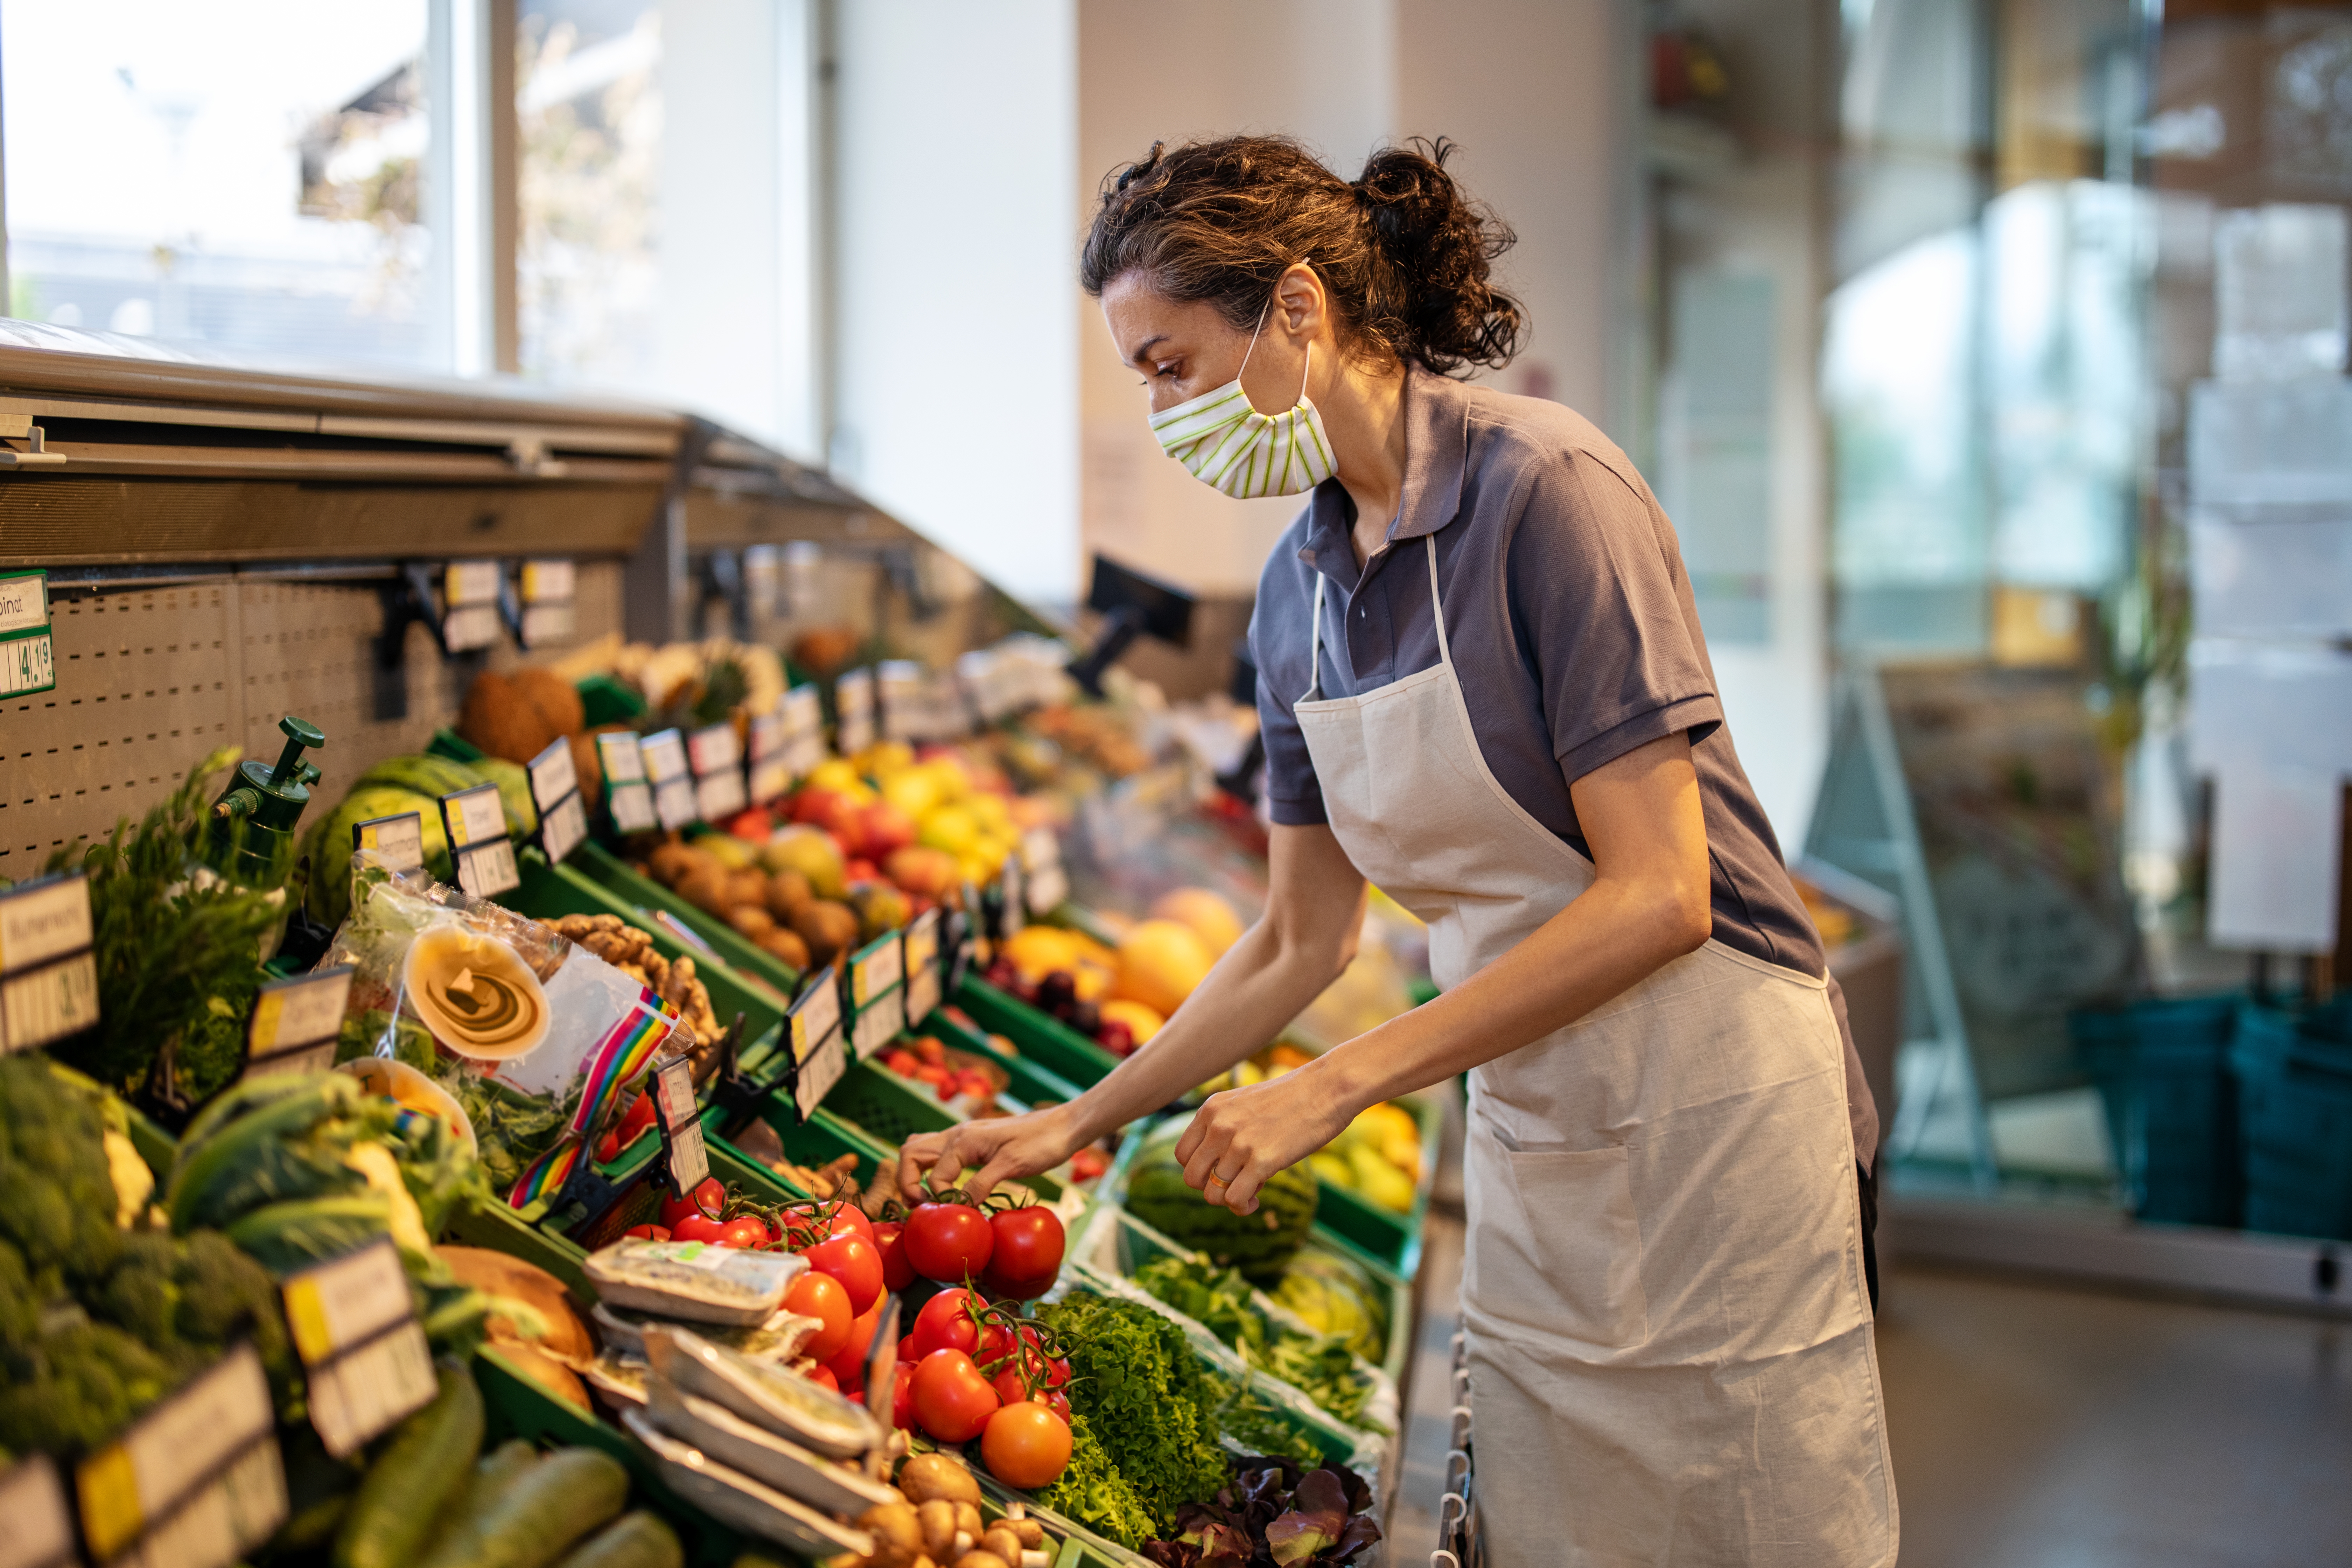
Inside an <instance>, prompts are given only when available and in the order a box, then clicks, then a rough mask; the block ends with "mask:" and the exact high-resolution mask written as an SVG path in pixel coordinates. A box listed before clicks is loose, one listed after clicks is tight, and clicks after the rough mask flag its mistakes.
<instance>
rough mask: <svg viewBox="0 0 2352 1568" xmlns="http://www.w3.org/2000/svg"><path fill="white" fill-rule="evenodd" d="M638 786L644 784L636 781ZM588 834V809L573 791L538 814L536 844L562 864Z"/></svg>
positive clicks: (555, 861) (550, 857) (553, 859)
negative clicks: (537, 839) (537, 838)
mask: <svg viewBox="0 0 2352 1568" xmlns="http://www.w3.org/2000/svg"><path fill="white" fill-rule="evenodd" d="M638 787H639V788H640V789H642V788H643V787H644V786H643V785H639V786H638ZM587 837H588V813H587V811H586V810H585V809H584V808H583V806H582V805H581V804H580V796H579V795H578V794H577V793H576V792H575V793H573V794H572V795H565V796H564V797H563V798H562V800H560V801H557V802H556V803H555V804H554V805H551V806H549V807H548V808H547V809H546V810H545V811H543V812H541V814H540V818H539V847H541V849H543V850H545V851H546V852H547V858H548V859H550V860H551V861H553V862H554V863H555V864H557V865H559V866H560V865H562V863H563V862H564V861H566V860H568V859H570V858H571V857H572V851H573V850H574V849H577V848H579V847H580V846H581V844H582V842H583V840H585V839H586V838H587Z"/></svg>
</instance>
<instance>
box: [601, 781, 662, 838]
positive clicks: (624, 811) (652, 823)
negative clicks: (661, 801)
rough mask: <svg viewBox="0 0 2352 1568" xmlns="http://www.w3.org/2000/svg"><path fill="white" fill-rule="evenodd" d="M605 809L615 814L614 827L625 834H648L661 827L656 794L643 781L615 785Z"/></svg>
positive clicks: (606, 801)
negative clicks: (655, 801) (655, 799)
mask: <svg viewBox="0 0 2352 1568" xmlns="http://www.w3.org/2000/svg"><path fill="white" fill-rule="evenodd" d="M604 809H605V810H607V811H609V812H611V813H612V814H613V826H614V827H616V828H618V829H619V830H620V831H622V832H623V833H647V832H651V831H652V830H653V829H654V828H655V827H656V826H659V825H660V818H659V817H658V816H656V813H655V811H654V792H653V791H651V790H649V789H647V788H646V786H645V782H644V781H643V780H636V781H635V782H632V783H629V784H614V786H613V788H612V790H611V792H610V793H609V794H608V795H606V797H605V800H604Z"/></svg>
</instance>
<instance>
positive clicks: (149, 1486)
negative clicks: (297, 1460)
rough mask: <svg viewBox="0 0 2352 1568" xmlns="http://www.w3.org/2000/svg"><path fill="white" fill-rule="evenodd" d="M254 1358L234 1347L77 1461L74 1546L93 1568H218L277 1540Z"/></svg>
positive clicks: (271, 1460)
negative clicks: (124, 1565)
mask: <svg viewBox="0 0 2352 1568" xmlns="http://www.w3.org/2000/svg"><path fill="white" fill-rule="evenodd" d="M274 1421H275V1415H274V1414H273V1413H272V1411H271V1410H270V1407H269V1380H268V1377H266V1376H265V1375H264V1374H263V1373H262V1370H261V1358H260V1357H259V1356H258V1355H257V1354H255V1353H254V1350H253V1347H252V1346H251V1345H249V1344H240V1345H238V1346H237V1347H236V1349H235V1350H233V1351H231V1352H229V1353H228V1354H227V1355H226V1356H225V1357H223V1358H222V1359H221V1360H220V1361H219V1362H218V1363H215V1365H214V1366H213V1368H212V1369H211V1370H210V1371H209V1372H205V1373H199V1374H198V1375H197V1376H196V1378H195V1379H194V1381H193V1382H191V1383H189V1384H187V1385H186V1386H184V1388H182V1389H181V1390H180V1391H179V1392H178V1393H176V1394H173V1395H172V1396H171V1397H169V1398H167V1399H165V1400H164V1401H163V1403H162V1404H160V1405H156V1406H154V1407H153V1408H152V1409H151V1410H149V1411H148V1412H147V1413H146V1414H145V1415H142V1416H141V1417H140V1418H139V1419H138V1420H137V1421H135V1422H133V1423H132V1424H131V1429H130V1430H129V1431H127V1432H125V1433H124V1434H123V1435H122V1436H121V1438H119V1439H118V1440H116V1441H115V1442H113V1443H110V1444H108V1445H107V1446H106V1447H103V1448H100V1450H98V1452H96V1453H94V1454H92V1455H91V1456H90V1457H89V1458H87V1459H84V1460H83V1461H82V1462H81V1464H80V1466H79V1468H78V1469H77V1470H76V1472H75V1477H74V1482H75V1486H74V1489H75V1493H76V1497H77V1501H78V1502H79V1511H80V1514H81V1530H82V1539H83V1540H84V1541H86V1542H89V1550H90V1555H91V1556H92V1557H94V1558H96V1559H97V1560H98V1561H100V1562H101V1563H110V1562H112V1561H114V1560H115V1559H118V1558H121V1557H122V1556H123V1555H124V1554H125V1553H126V1552H129V1551H130V1550H131V1548H132V1547H134V1546H135V1547H137V1548H138V1557H137V1561H138V1562H139V1563H142V1564H147V1563H152V1564H156V1565H157V1568H161V1565H163V1564H166V1563H169V1564H173V1565H174V1568H225V1565H226V1564H227V1563H234V1562H235V1561H236V1560H237V1559H238V1558H239V1557H241V1556H243V1555H244V1554H245V1553H246V1552H250V1551H251V1550H252V1549H253V1548H254V1547H256V1546H258V1545H259V1544H261V1542H264V1541H267V1540H268V1539H269V1537H270V1536H271V1535H273V1534H275V1533H276V1532H277V1530H278V1526H279V1525H280V1524H282V1523H284V1522H285V1520H286V1511H287V1500H286V1470H285V1467H284V1465H283V1463H282V1462H281V1461H280V1460H279V1458H278V1435H277V1432H276V1430H275V1428H274V1426H273V1423H274Z"/></svg>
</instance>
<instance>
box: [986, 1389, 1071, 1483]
mask: <svg viewBox="0 0 2352 1568" xmlns="http://www.w3.org/2000/svg"><path fill="white" fill-rule="evenodd" d="M980 1457H981V1458H982V1459H984V1460H986V1461H987V1462H988V1470H989V1474H991V1475H992V1476H994V1477H995V1478H996V1479H998V1480H1000V1481H1003V1483H1004V1484H1005V1485H1006V1486H1008V1487H1018V1488H1020V1489H1022V1490H1023V1491H1034V1490H1036V1489H1038V1488H1039V1487H1045V1486H1051V1485H1053V1484H1054V1482H1055V1480H1057V1479H1060V1477H1061V1474H1062V1471H1063V1469H1064V1468H1066V1467H1067V1466H1068V1464H1069V1462H1070V1424H1069V1422H1068V1421H1067V1420H1066V1418H1065V1417H1063V1416H1061V1415H1056V1414H1055V1413H1054V1411H1052V1410H1051V1409H1049V1408H1047V1407H1046V1406H1045V1405H1040V1404H1037V1403H1035V1402H1034V1401H1033V1400H1020V1401H1016V1402H1015V1403H1013V1404H1011V1405H1005V1406H1003V1408H1002V1409H1000V1410H998V1411H997V1412H996V1413H995V1414H994V1415H991V1416H989V1418H988V1421H987V1425H986V1426H985V1427H984V1428H983V1429H982V1437H981V1439H980Z"/></svg>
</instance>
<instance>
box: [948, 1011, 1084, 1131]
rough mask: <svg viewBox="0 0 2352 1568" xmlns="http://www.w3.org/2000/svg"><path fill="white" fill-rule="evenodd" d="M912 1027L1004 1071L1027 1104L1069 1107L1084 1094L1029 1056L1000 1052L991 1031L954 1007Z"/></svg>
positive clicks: (1012, 1089) (1016, 1095)
mask: <svg viewBox="0 0 2352 1568" xmlns="http://www.w3.org/2000/svg"><path fill="white" fill-rule="evenodd" d="M912 1027H913V1029H914V1031H915V1032H916V1033H917V1034H919V1035H929V1037H931V1038H933V1039H935V1040H937V1041H939V1042H940V1044H941V1045H943V1046H947V1047H951V1048H952V1049H955V1050H959V1051H963V1052H966V1053H967V1054H969V1055H971V1056H975V1057H978V1058H981V1059H982V1061H986V1062H991V1063H993V1064H994V1065H996V1066H997V1067H1000V1068H1003V1069H1004V1072H1005V1076H1006V1077H1007V1078H1008V1079H1011V1082H1010V1083H1009V1084H1008V1085H1007V1086H1006V1088H1007V1090H1008V1092H1010V1094H1011V1095H1012V1097H1013V1099H1015V1100H1019V1101H1021V1103H1022V1104H1024V1105H1026V1106H1030V1107H1035V1106H1040V1105H1066V1104H1067V1103H1069V1102H1070V1101H1071V1100H1076V1099H1077V1098H1078V1096H1079V1095H1080V1094H1081V1093H1083V1092H1084V1091H1083V1090H1082V1089H1079V1088H1078V1087H1077V1085H1076V1084H1074V1083H1072V1082H1071V1081H1070V1080H1069V1079H1066V1078H1064V1077H1063V1076H1062V1075H1061V1074H1059V1073H1057V1072H1054V1071H1052V1070H1050V1069H1048V1068H1042V1067H1039V1066H1038V1065H1037V1064H1036V1063H1035V1062H1033V1061H1031V1060H1030V1059H1029V1058H1027V1057H1024V1056H1017V1055H1013V1054H1010V1053H1007V1052H1005V1051H1003V1050H1000V1049H998V1048H997V1046H996V1043H995V1042H994V1041H992V1040H991V1039H990V1038H989V1037H988V1032H987V1031H986V1030H984V1029H982V1028H980V1027H978V1026H975V1025H974V1024H973V1023H972V1022H971V1018H970V1017H969V1016H967V1015H966V1014H965V1013H964V1011H963V1009H962V1008H961V1007H957V1006H955V1005H953V1004H944V1005H940V1007H938V1008H936V1009H934V1010H933V1011H932V1013H931V1016H929V1017H928V1018H925V1019H923V1020H922V1021H921V1022H920V1023H919V1024H916V1025H914V1026H912Z"/></svg>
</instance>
